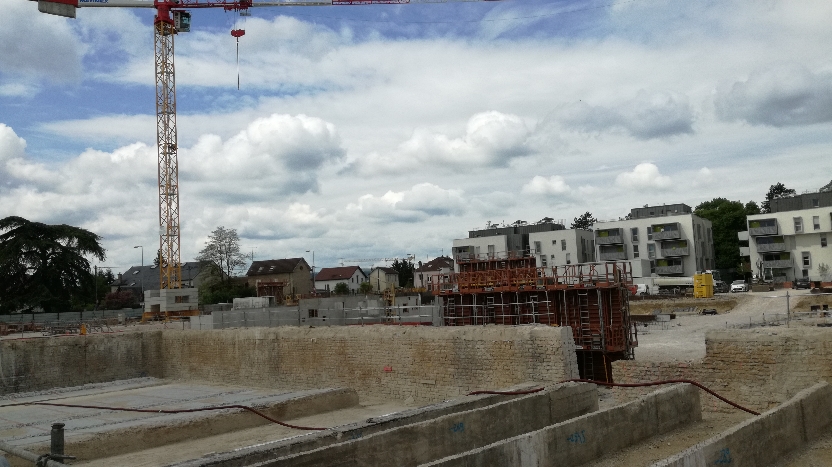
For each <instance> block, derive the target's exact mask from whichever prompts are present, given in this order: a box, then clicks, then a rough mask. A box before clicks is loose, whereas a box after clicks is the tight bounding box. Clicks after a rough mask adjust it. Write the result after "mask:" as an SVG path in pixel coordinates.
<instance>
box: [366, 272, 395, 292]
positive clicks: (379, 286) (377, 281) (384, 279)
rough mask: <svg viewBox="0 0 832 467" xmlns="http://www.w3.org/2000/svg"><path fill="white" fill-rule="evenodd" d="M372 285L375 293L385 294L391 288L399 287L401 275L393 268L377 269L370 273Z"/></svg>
mask: <svg viewBox="0 0 832 467" xmlns="http://www.w3.org/2000/svg"><path fill="white" fill-rule="evenodd" d="M370 284H371V285H372V286H373V291H375V292H383V291H385V290H387V289H389V288H390V287H392V288H394V289H395V288H396V287H398V286H399V273H398V272H397V271H396V270H395V269H393V268H388V267H375V268H373V270H372V271H370Z"/></svg>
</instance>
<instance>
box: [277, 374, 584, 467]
mask: <svg viewBox="0 0 832 467" xmlns="http://www.w3.org/2000/svg"><path fill="white" fill-rule="evenodd" d="M552 392H556V393H557V392H564V393H568V394H572V395H573V396H574V400H572V401H571V404H570V405H571V407H568V406H567V402H570V401H569V400H568V399H567V398H564V397H560V396H559V397H557V398H556V400H560V401H561V402H563V404H562V408H560V409H558V410H556V411H554V413H555V414H558V415H561V414H565V416H572V415H573V414H574V413H576V412H583V413H586V411H588V410H590V409H593V408H595V407H597V395H596V397H595V399H596V400H595V401H592V402H590V399H589V398H588V397H586V394H587V393H591V394H593V395H595V387H594V385H583V384H575V383H570V384H566V385H558V386H554V387H552V388H549V389H547V390H546V391H542V392H540V393H535V394H531V395H528V396H522V397H518V398H516V399H513V400H510V401H505V402H500V403H498V404H494V405H492V406H488V407H483V408H480V409H475V410H470V411H466V412H460V413H456V414H450V415H446V416H443V417H438V418H436V419H433V420H428V421H425V422H421V423H417V424H412V425H406V426H402V427H398V428H394V429H391V430H387V431H383V432H380V433H376V434H374V435H371V436H367V437H361V438H358V439H354V440H350V441H347V442H343V443H339V444H336V445H333V446H329V447H325V448H321V449H316V450H313V451H309V452H306V453H302V454H298V455H294V456H288V457H284V458H281V459H275V460H274V461H273V462H267V463H263V464H262V465H264V466H266V465H280V466H284V467H289V466H292V467H296V466H307V465H339V466H353V467H358V466H362V467H363V466H372V465H378V466H380V465H396V466H400V467H405V466H416V465H419V464H422V463H425V462H430V461H432V460H434V459H438V458H441V457H444V456H450V455H453V454H455V453H458V452H462V451H467V450H470V449H475V448H478V447H481V446H484V445H487V444H489V443H493V442H496V441H499V440H502V439H505V438H509V437H512V436H516V435H518V434H520V433H523V432H526V431H530V430H535V429H539V428H542V427H544V426H547V425H550V424H552V423H555V422H557V421H560V420H563V418H558V419H555V420H552V419H551V418H550V417H551V416H552V413H553V411H552V410H551V408H550V407H549V402H550V394H551V393H552ZM581 401H583V402H584V403H585V404H586V405H584V406H583V407H580V405H579V404H580V402H581ZM576 407H580V408H578V409H576ZM547 409H548V410H547ZM524 455H526V456H529V455H531V456H534V455H535V454H532V453H526V454H524Z"/></svg>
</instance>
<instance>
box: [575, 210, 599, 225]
mask: <svg viewBox="0 0 832 467" xmlns="http://www.w3.org/2000/svg"><path fill="white" fill-rule="evenodd" d="M596 222H598V219H596V218H594V217H592V213H591V212H589V211H587V212H585V213H583V214H581V215H580V216H578V217H576V218H575V220H573V221H572V225H571V226H570V227H569V228H570V229H584V230H592V224H594V223H596Z"/></svg>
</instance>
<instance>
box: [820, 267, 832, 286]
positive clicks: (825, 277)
mask: <svg viewBox="0 0 832 467" xmlns="http://www.w3.org/2000/svg"><path fill="white" fill-rule="evenodd" d="M818 274H820V279H821V280H822V281H824V282H829V278H830V277H832V275H830V274H829V265H828V264H826V263H818Z"/></svg>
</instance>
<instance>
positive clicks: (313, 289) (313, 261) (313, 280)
mask: <svg viewBox="0 0 832 467" xmlns="http://www.w3.org/2000/svg"><path fill="white" fill-rule="evenodd" d="M306 252H307V253H312V293H314V294H317V293H318V289H316V288H315V250H306Z"/></svg>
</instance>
